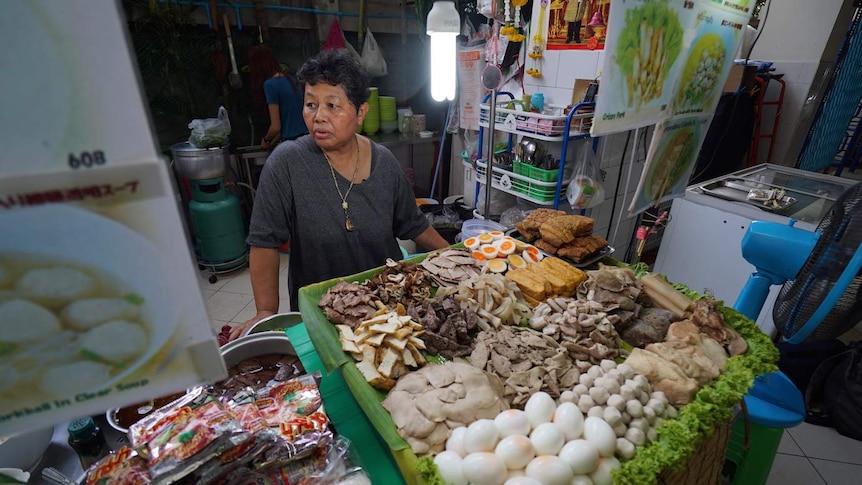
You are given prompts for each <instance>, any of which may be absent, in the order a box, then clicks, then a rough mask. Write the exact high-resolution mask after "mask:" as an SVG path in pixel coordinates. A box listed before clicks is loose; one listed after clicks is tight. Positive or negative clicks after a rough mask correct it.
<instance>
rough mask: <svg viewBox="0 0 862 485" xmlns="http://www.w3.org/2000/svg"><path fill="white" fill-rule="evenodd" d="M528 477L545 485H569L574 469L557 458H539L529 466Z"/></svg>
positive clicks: (534, 459)
mask: <svg viewBox="0 0 862 485" xmlns="http://www.w3.org/2000/svg"><path fill="white" fill-rule="evenodd" d="M527 476H528V477H530V478H534V479H536V480H538V481H540V482H542V483H543V484H544V485H569V483H570V482H571V481H572V476H573V475H572V469H571V468H569V465H568V464H566V462H564V461H563V460H561V459H559V458H557V457H556V456H537V457H536V458H533V460H532V461H531V462H530V464H529V465H527Z"/></svg>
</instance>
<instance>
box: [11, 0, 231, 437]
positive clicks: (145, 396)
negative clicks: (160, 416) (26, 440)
mask: <svg viewBox="0 0 862 485" xmlns="http://www.w3.org/2000/svg"><path fill="white" fill-rule="evenodd" d="M2 6H3V15H2V16H0V38H1V39H3V40H4V41H5V42H3V44H4V45H6V46H14V48H8V49H3V50H0V65H2V66H3V69H2V70H0V92H2V93H3V99H4V103H3V108H2V109H0V139H2V140H3V150H0V167H2V169H0V227H2V228H3V229H2V237H0V376H2V377H0V435H5V434H8V433H11V432H15V431H19V430H26V429H32V428H44V427H46V426H51V425H55V424H61V423H64V422H68V421H71V420H72V419H75V418H78V417H81V416H92V415H96V414H101V413H104V412H105V411H107V410H109V409H114V408H118V407H122V406H126V405H129V404H133V403H137V402H145V401H147V400H149V399H152V398H154V397H158V396H165V395H168V394H172V393H175V392H182V391H183V390H185V389H187V388H188V387H191V386H194V385H196V384H201V383H211V382H214V381H217V380H220V379H222V378H224V377H225V376H226V374H227V372H226V369H225V365H224V361H223V359H222V357H221V353H220V351H219V347H218V343H217V341H216V339H215V335H214V332H213V330H212V328H211V326H210V319H209V317H208V316H207V311H206V307H205V306H204V301H203V296H202V294H201V289H200V287H199V283H198V277H197V275H196V263H195V262H194V261H193V259H192V255H191V252H190V250H189V243H188V240H187V237H186V233H185V229H184V225H183V221H182V219H181V216H180V212H179V207H178V206H177V198H176V196H175V194H174V188H173V176H172V174H171V173H170V172H169V170H168V167H167V163H166V162H165V161H164V160H162V159H160V158H159V157H158V153H157V151H156V144H155V139H154V137H153V133H152V130H151V128H150V122H149V119H148V116H147V112H146V109H145V107H144V99H143V96H142V91H141V87H140V85H139V83H138V77H137V71H136V69H135V65H134V63H133V60H132V57H131V55H132V54H131V52H132V51H131V48H130V47H131V46H130V44H129V41H128V36H127V32H126V24H125V20H124V18H123V16H122V13H121V12H120V10H119V6H120V3H119V2H116V1H111V0H101V1H98V2H94V1H92V0H68V1H64V2H54V1H48V0H29V1H25V0H8V1H6V2H3V5H2Z"/></svg>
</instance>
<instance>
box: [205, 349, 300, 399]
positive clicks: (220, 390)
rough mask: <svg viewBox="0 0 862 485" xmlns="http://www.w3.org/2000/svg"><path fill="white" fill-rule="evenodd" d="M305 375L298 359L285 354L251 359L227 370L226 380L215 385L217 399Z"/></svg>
mask: <svg viewBox="0 0 862 485" xmlns="http://www.w3.org/2000/svg"><path fill="white" fill-rule="evenodd" d="M303 374H305V369H304V368H303V367H302V363H301V362H300V361H299V357H297V356H295V355H287V354H266V355H261V356H258V357H252V358H250V359H246V360H243V361H241V362H240V363H238V364H236V365H234V366H232V367H231V368H229V369H228V378H227V379H225V380H223V381H221V382H219V383H217V384H215V385H214V386H213V390H214V392H215V395H216V396H217V397H219V398H220V399H221V398H230V397H231V396H233V395H234V394H235V393H236V392H237V391H239V390H240V389H244V388H246V387H252V388H254V390H258V389H260V388H262V387H264V386H266V385H267V384H268V383H269V382H271V381H276V382H283V381H286V380H289V379H292V378H294V377H299V376H301V375H303Z"/></svg>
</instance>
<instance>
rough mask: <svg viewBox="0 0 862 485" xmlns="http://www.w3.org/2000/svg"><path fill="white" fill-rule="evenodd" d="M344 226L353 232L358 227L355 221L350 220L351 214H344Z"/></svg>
mask: <svg viewBox="0 0 862 485" xmlns="http://www.w3.org/2000/svg"><path fill="white" fill-rule="evenodd" d="M344 228H345V229H347V231H348V232H351V231H353V230H355V229H356V227H355V226H354V225H353V221H351V220H350V216H348V215H345V216H344Z"/></svg>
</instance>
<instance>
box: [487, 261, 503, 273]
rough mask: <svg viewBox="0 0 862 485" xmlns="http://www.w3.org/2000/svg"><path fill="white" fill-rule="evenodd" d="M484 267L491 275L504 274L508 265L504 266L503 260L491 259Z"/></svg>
mask: <svg viewBox="0 0 862 485" xmlns="http://www.w3.org/2000/svg"><path fill="white" fill-rule="evenodd" d="M485 265H487V266H488V270H489V271H491V272H492V273H505V272H506V270H507V269H509V265H507V264H506V260H505V259H491V260H488V262H487V263H485Z"/></svg>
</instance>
